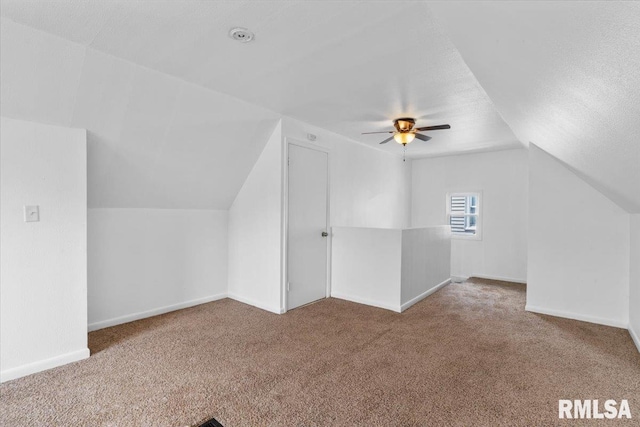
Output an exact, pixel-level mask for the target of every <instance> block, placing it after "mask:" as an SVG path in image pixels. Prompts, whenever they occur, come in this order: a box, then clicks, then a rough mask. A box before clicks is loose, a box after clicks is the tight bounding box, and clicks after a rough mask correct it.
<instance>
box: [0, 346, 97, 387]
mask: <svg viewBox="0 0 640 427" xmlns="http://www.w3.org/2000/svg"><path fill="white" fill-rule="evenodd" d="M87 357H89V349H88V348H83V349H81V350H76V351H72V352H71V353H65V354H61V355H60V356H55V357H51V358H49V359H44V360H39V361H37V362H32V363H27V364H26V365H22V366H18V367H17V368H11V369H6V370H4V371H2V372H0V382H5V381H10V380H14V379H16V378H20V377H24V376H27V375H31V374H35V373H36V372H41V371H46V370H47V369H52V368H56V367H58V366H62V365H66V364H67V363H72V362H77V361H78V360H82V359H86V358H87Z"/></svg>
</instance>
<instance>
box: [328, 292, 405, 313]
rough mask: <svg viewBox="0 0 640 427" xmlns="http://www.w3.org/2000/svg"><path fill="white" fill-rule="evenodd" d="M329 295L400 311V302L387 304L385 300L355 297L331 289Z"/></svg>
mask: <svg viewBox="0 0 640 427" xmlns="http://www.w3.org/2000/svg"><path fill="white" fill-rule="evenodd" d="M331 296H332V297H333V298H338V299H343V300H345V301H351V302H355V303H358V304H364V305H370V306H372V307H378V308H384V309H385V310H391V311H395V312H396V313H400V312H401V308H400V304H398V305H395V304H387V303H385V302H379V301H374V300H370V299H367V298H361V297H356V296H353V295H346V294H342V293H340V292H333V291H331Z"/></svg>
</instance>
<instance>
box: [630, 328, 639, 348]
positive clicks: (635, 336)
mask: <svg viewBox="0 0 640 427" xmlns="http://www.w3.org/2000/svg"><path fill="white" fill-rule="evenodd" d="M629 335H631V339H632V340H633V343H634V344H635V345H636V348H637V349H638V352H639V353H640V336H638V334H637V333H636V331H634V330H633V328H632V327H631V325H629Z"/></svg>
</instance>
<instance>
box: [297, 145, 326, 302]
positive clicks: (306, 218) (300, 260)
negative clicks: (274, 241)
mask: <svg viewBox="0 0 640 427" xmlns="http://www.w3.org/2000/svg"><path fill="white" fill-rule="evenodd" d="M288 163H289V178H288V184H289V211H288V222H289V226H288V245H287V252H288V254H287V281H288V289H289V292H288V294H287V309H292V308H296V307H300V306H301V305H304V304H308V303H310V302H313V301H317V300H319V299H322V298H325V297H326V295H327V245H328V236H327V232H328V230H327V187H328V181H329V177H328V165H329V159H328V154H327V153H325V152H322V151H318V150H313V149H311V148H305V147H301V146H298V145H293V144H290V145H289V162H288Z"/></svg>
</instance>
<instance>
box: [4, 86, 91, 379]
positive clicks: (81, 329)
mask: <svg viewBox="0 0 640 427" xmlns="http://www.w3.org/2000/svg"><path fill="white" fill-rule="evenodd" d="M3 78H4V76H3ZM0 129H1V132H2V135H1V137H0V141H1V142H0V161H1V167H0V170H1V177H0V182H1V183H2V192H1V193H2V194H1V203H0V209H1V210H0V217H1V228H2V233H1V234H0V252H1V254H2V257H1V261H0V283H1V285H0V294H1V295H2V297H1V298H0V299H1V310H0V365H1V367H2V372H1V378H2V381H6V380H10V379H13V378H17V377H21V376H24V375H28V374H30V373H33V372H38V371H41V370H43V369H49V368H52V367H55V366H59V365H62V364H65V363H69V362H73V361H76V360H79V359H83V358H85V357H88V356H89V349H88V348H87V165H86V158H87V157H86V154H87V151H86V132H85V130H84V129H69V128H63V127H57V126H48V125H42V124H37V123H32V122H24V121H19V120H12V119H6V118H2V123H1V124H0ZM24 205H39V207H40V221H39V222H29V223H26V222H24V211H23V206H24Z"/></svg>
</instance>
